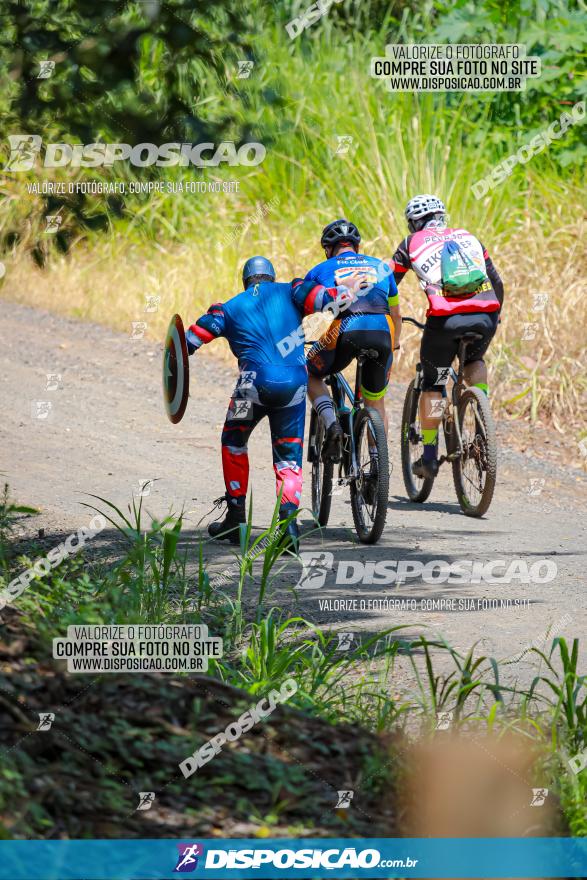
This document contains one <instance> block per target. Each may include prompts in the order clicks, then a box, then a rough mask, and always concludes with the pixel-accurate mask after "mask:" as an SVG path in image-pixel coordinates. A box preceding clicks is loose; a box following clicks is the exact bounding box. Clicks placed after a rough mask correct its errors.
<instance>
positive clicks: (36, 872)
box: [0, 837, 587, 880]
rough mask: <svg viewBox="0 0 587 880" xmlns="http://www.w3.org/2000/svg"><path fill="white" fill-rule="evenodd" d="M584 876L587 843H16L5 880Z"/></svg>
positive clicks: (2, 846)
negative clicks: (180, 877) (184, 877)
mask: <svg viewBox="0 0 587 880" xmlns="http://www.w3.org/2000/svg"><path fill="white" fill-rule="evenodd" d="M180 875H185V876H186V877H187V876H188V875H191V877H193V878H195V880H196V878H212V877H214V878H217V880H228V878H231V877H234V878H241V877H242V878H248V877H255V878H256V880H269V878H273V877H282V878H288V880H289V878H297V877H299V878H300V880H302V878H321V877H332V878H334V877H335V878H336V880H340V878H344V877H349V878H361V877H363V878H368V877H385V878H392V877H402V878H411V877H430V878H432V877H452V878H457V877H496V878H497V877H507V878H514V877H525V878H542V877H566V878H574V877H587V840H583V839H581V840H578V839H571V838H545V837H536V838H520V839H518V838H499V839H459V840H445V839H419V838H373V839H370V838H369V839H365V838H360V839H357V838H348V839H343V838H327V839H324V838H306V839H301V840H300V839H298V840H291V839H279V840H276V839H266V840H260V839H258V838H255V839H252V840H247V839H243V840H240V839H230V840H216V839H211V840H205V839H200V840H9V841H1V842H0V880H163V878H167V877H179V876H180Z"/></svg>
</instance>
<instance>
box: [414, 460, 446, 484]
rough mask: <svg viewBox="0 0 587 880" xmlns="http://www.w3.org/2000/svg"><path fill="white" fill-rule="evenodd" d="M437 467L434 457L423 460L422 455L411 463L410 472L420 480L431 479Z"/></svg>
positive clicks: (436, 472) (435, 473)
mask: <svg viewBox="0 0 587 880" xmlns="http://www.w3.org/2000/svg"><path fill="white" fill-rule="evenodd" d="M439 467H440V465H439V464H438V460H437V459H436V458H432V459H430V460H429V461H424V457H422V458H419V459H418V461H415V462H414V464H413V465H412V473H413V474H414V476H416V477H420V479H422V480H433V479H434V478H435V477H436V475H437V474H438V468H439Z"/></svg>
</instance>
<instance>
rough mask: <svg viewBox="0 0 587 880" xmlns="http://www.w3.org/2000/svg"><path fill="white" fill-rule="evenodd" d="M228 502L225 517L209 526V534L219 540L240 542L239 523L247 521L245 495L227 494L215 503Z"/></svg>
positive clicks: (232, 542)
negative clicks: (237, 496) (234, 495)
mask: <svg viewBox="0 0 587 880" xmlns="http://www.w3.org/2000/svg"><path fill="white" fill-rule="evenodd" d="M222 502H226V505H227V511H226V516H225V517H224V519H221V520H217V521H216V522H213V523H210V525H209V526H208V534H209V535H210V537H212V538H218V540H219V541H230V543H231V544H240V529H239V525H241V523H245V522H246V521H247V515H246V510H245V499H244V497H240V498H233V497H232V495H225V496H224V497H223V498H217V499H216V501H215V502H214V503H215V504H221V503H222Z"/></svg>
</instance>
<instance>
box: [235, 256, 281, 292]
mask: <svg viewBox="0 0 587 880" xmlns="http://www.w3.org/2000/svg"><path fill="white" fill-rule="evenodd" d="M254 275H268V276H269V277H270V278H271V280H272V281H275V269H274V268H273V265H272V263H271V262H270V261H269V260H268V259H267V257H251V258H250V259H248V260H247V262H246V263H245V265H244V266H243V287H244V288H245V290H246V289H247V281H248V280H249V278H252V277H253V276H254Z"/></svg>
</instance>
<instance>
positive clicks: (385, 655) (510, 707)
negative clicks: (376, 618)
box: [0, 494, 587, 835]
mask: <svg viewBox="0 0 587 880" xmlns="http://www.w3.org/2000/svg"><path fill="white" fill-rule="evenodd" d="M94 501H95V502H96V503H91V504H90V503H88V506H89V507H91V508H92V509H95V510H98V511H99V512H100V513H101V514H102V516H104V517H105V518H106V519H108V520H109V521H110V523H111V524H112V525H113V527H114V528H115V529H117V530H118V531H119V533H120V535H121V536H123V537H124V538H125V540H126V542H127V545H128V546H127V549H126V551H125V552H123V553H122V555H121V557H120V559H118V560H117V561H115V562H114V563H113V564H111V565H109V566H106V565H105V564H104V563H100V562H93V561H92V559H91V557H87V558H86V557H84V556H83V555H82V553H80V554H79V555H77V556H74V557H72V558H69V559H66V560H64V561H63V562H62V563H60V564H59V565H58V566H57V567H56V568H55V569H53V570H52V571H51V572H49V573H48V574H47V575H45V576H42V577H38V578H35V579H34V580H33V581H32V583H31V585H30V587H29V588H28V589H27V590H26V591H25V592H24V593H23V594H22V595H21V596H20V597H19V598H18V599H16V600H15V601H14V602H13V603H12V604H13V605H14V606H15V607H16V608H17V609H18V611H19V612H20V614H21V615H22V617H21V621H22V624H23V626H24V628H25V630H26V632H27V633H28V634H30V635H31V636H33V635H34V638H35V639H36V640H37V641H38V643H39V645H40V646H41V647H40V650H41V651H42V653H43V654H44V655H46V656H47V657H49V656H50V644H51V639H52V638H54V637H55V636H56V635H64V634H65V630H66V627H67V626H68V625H73V624H76V623H77V624H91V623H103V624H112V623H151V624H152V623H166V622H176V623H179V622H186V623H187V622H190V623H205V624H206V625H207V626H208V627H209V631H210V633H211V634H213V635H216V636H221V637H222V639H223V645H224V653H223V657H222V658H221V659H219V660H212V661H210V664H209V675H210V677H211V680H217V681H219V682H222V683H223V684H224V685H227V686H231V687H235V688H238V689H239V690H240V691H243V692H247V693H249V694H250V695H251V696H255V695H263V694H265V693H267V692H268V690H269V689H271V688H272V687H276V686H279V685H280V684H281V683H282V682H283V681H284V680H285V679H287V678H290V677H292V678H294V679H295V680H296V683H297V684H298V691H297V693H296V694H295V695H294V696H293V698H291V700H290V701H289V702H290V704H291V705H292V706H293V707H295V708H297V709H299V710H301V711H302V712H304V713H306V714H307V715H308V716H309V717H315V718H320V719H322V720H323V721H325V722H327V723H329V724H333V725H339V724H347V725H348V724H351V725H358V726H359V727H360V728H361V729H364V730H366V731H370V732H372V733H374V734H377V735H382V736H386V735H397V734H401V735H403V736H406V737H408V738H409V737H412V738H413V737H416V738H417V737H418V736H421V735H427V734H429V733H430V732H431V731H433V730H434V729H435V727H436V725H437V719H438V713H451V715H450V718H451V720H450V724H451V729H452V730H454V731H459V730H460V731H463V732H464V733H467V732H470V731H482V732H483V731H485V732H487V733H493V734H496V735H498V736H502V735H505V734H506V733H507V732H511V731H512V730H513V731H515V732H517V733H518V734H520V735H522V736H524V737H527V739H528V742H529V743H532V744H533V745H534V746H536V747H539V748H541V749H542V750H543V754H544V758H543V762H544V766H545V768H546V772H547V774H548V777H549V786H550V788H551V790H552V791H553V792H556V793H557V794H558V797H559V798H560V801H561V805H562V809H563V812H564V816H565V822H566V824H567V827H568V830H569V832H570V833H572V834H576V835H583V834H585V833H587V821H586V818H585V810H584V805H585V798H586V797H587V774H586V773H584V772H582V773H581V772H579V773H576V774H575V773H574V772H573V771H572V769H571V767H570V765H569V763H568V762H569V760H570V759H571V758H572V757H573V756H576V755H578V754H580V753H581V752H582V751H583V750H584V749H586V748H587V676H585V675H583V674H581V673H580V671H579V669H578V640H576V639H575V640H574V641H573V644H572V645H568V644H567V642H566V641H565V640H564V639H562V638H557V639H554V641H553V642H552V646H551V648H550V650H549V651H546V650H544V651H539V650H537V649H535V648H534V649H532V652H533V653H534V654H535V655H536V657H537V671H536V676H535V678H534V680H533V682H532V684H531V686H530V688H529V689H527V690H525V691H522V690H519V689H517V688H516V687H513V688H512V687H507V686H505V685H504V684H503V682H502V681H500V669H499V664H498V663H497V662H496V660H495V659H494V658H492V657H487V656H484V655H482V654H479V653H478V652H477V649H476V646H473V647H472V648H471V649H470V651H469V652H468V653H467V654H465V655H463V654H462V653H461V652H459V651H457V650H455V649H454V648H452V647H451V646H450V645H448V644H447V643H446V642H443V641H441V640H429V639H427V638H426V637H424V636H420V637H419V638H417V639H408V638H404V637H403V633H402V630H403V629H404V627H402V626H397V627H393V628H391V629H389V630H387V631H385V632H382V633H380V634H378V635H377V636H374V637H371V638H369V639H368V640H366V641H364V642H363V643H362V644H360V645H359V646H358V647H357V648H355V649H354V650H350V651H340V650H338V639H337V636H336V633H332V632H328V631H325V630H322V629H320V628H319V627H316V626H315V625H313V624H312V623H311V622H310V621H308V620H304V619H303V618H301V617H287V616H286V615H284V614H283V613H282V612H281V611H280V610H279V609H276V608H267V607H266V604H265V598H266V597H265V589H266V585H267V578H268V577H269V576H270V574H271V571H272V570H273V568H274V567H275V566H276V565H278V563H279V559H280V558H281V556H282V553H283V550H282V549H281V548H280V546H279V545H278V534H277V532H276V529H275V523H273V524H272V526H271V527H270V528H269V529H267V530H266V531H265V532H263V533H262V534H261V535H260V536H256V537H254V538H253V537H252V535H251V529H250V523H251V521H252V514H251V512H249V525H248V527H247V529H246V530H244V534H243V540H242V543H241V547H240V552H239V553H238V555H237V559H236V564H237V565H238V566H239V572H238V573H237V574H235V575H234V584H235V587H236V596H237V598H236V599H235V591H234V589H233V590H232V591H231V595H229V594H228V591H227V592H223V591H218V590H213V589H210V577H209V574H208V572H207V571H206V566H205V563H204V559H203V545H202V544H201V543H200V544H199V546H191V547H189V548H188V549H185V550H179V549H178V548H179V544H180V538H181V529H182V517H181V515H180V516H173V515H171V514H170V515H169V516H168V517H167V518H165V520H164V521H162V522H145V518H144V514H143V510H142V499H139V500H138V501H136V500H133V502H132V504H131V505H129V512H128V514H127V513H124V512H123V511H121V510H120V509H118V508H117V507H115V505H113V504H111V503H110V502H108V501H106V500H105V499H98V498H94ZM17 510H18V506H15V505H13V504H12V503H11V502H10V499H9V496H8V495H7V494H6V495H5V496H4V500H3V502H2V503H1V504H0V548H2V554H1V557H0V562H1V563H2V565H1V566H0V570H1V572H2V573H1V575H0V588H3V587H5V586H6V585H7V584H8V583H9V582H10V578H11V577H14V576H15V574H17V573H18V572H19V571H21V570H22V569H23V568H26V567H28V566H29V565H31V564H32V560H30V559H27V558H26V557H24V556H20V557H19V558H18V559H17V560H15V559H13V558H10V556H9V555H7V553H6V547H7V545H8V533H9V531H10V528H11V524H12V522H13V520H14V517H15V516H16V515H17V514H16V511H17ZM276 511H277V505H276ZM251 548H253V550H252V552H251ZM255 559H256V561H257V563H258V565H256V566H254V565H253V561H254V560H255ZM267 560H269V562H267ZM259 566H260V567H261V571H260V572H259V570H258V569H259ZM264 578H265V580H264ZM263 584H265V586H263ZM245 590H246V592H247V595H248V598H249V599H251V598H253V602H252V604H250V603H247V605H246V606H245V604H244V603H243V602H242V601H241V600H242V593H243V591H245ZM247 609H248V610H247ZM440 654H443V655H445V656H448V657H449V658H450V660H451V671H448V672H439V671H438V670H437V668H435V664H436V660H437V658H438V657H439V655H440ZM399 658H402V660H405V659H406V658H407V659H408V661H409V663H410V664H411V667H412V669H413V672H414V676H415V681H416V686H415V687H414V688H413V690H412V691H411V692H410V693H407V694H406V693H401V692H399V690H398V687H397V683H396V679H395V670H396V663H397V662H398V660H399ZM380 769H381V768H380Z"/></svg>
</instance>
